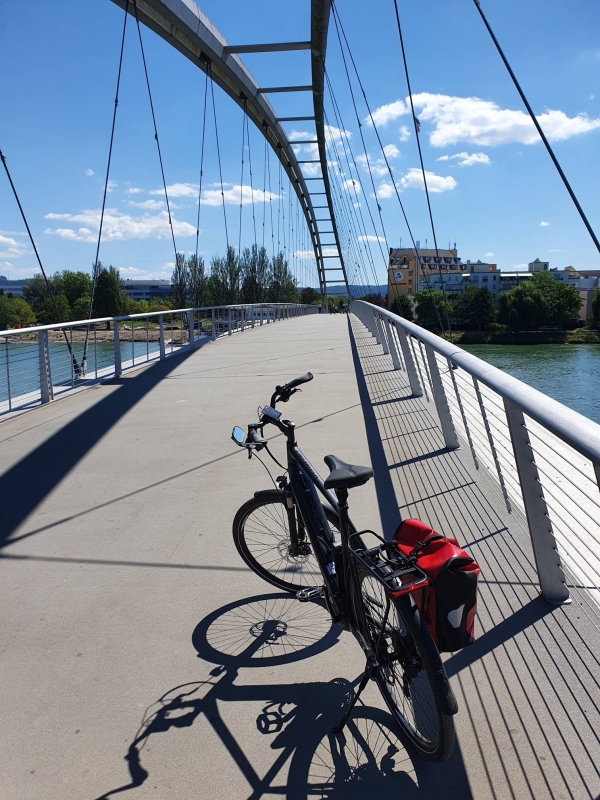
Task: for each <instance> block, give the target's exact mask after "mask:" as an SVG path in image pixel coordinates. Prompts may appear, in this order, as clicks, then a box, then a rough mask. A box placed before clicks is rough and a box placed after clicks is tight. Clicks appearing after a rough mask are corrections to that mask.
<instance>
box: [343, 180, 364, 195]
mask: <svg viewBox="0 0 600 800" xmlns="http://www.w3.org/2000/svg"><path fill="white" fill-rule="evenodd" d="M342 188H343V189H345V190H346V191H347V192H350V191H351V192H352V193H354V192H356V193H357V194H360V193H361V192H362V186H361V185H360V183H359V182H358V181H355V180H354V178H349V179H348V180H347V181H344V182H343V183H342Z"/></svg>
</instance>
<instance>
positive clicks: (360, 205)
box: [352, 203, 362, 208]
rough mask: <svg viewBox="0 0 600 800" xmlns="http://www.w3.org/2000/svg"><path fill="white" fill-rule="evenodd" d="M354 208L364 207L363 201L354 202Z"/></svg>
mask: <svg viewBox="0 0 600 800" xmlns="http://www.w3.org/2000/svg"><path fill="white" fill-rule="evenodd" d="M352 205H353V206H354V208H362V203H352Z"/></svg>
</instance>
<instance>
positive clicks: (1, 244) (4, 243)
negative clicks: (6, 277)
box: [0, 233, 28, 266]
mask: <svg viewBox="0 0 600 800" xmlns="http://www.w3.org/2000/svg"><path fill="white" fill-rule="evenodd" d="M27 252H28V251H27V245H26V244H25V243H24V242H18V241H17V240H16V239H13V237H12V236H5V235H4V234H1V233H0V258H20V256H23V255H25V253H27ZM11 266H12V265H11Z"/></svg>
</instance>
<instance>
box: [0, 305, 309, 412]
mask: <svg viewBox="0 0 600 800" xmlns="http://www.w3.org/2000/svg"><path fill="white" fill-rule="evenodd" d="M317 311H318V309H317V307H316V306H312V305H303V304H300V303H232V304H231V305H225V306H199V307H189V308H177V309H167V310H166V311H149V312H147V313H141V314H124V315H120V316H116V317H96V318H94V319H90V320H74V321H72V322H60V323H55V324H53V325H33V326H31V327H24V328H11V329H10V330H5V331H0V419H1V418H2V416H5V415H7V414H13V413H16V412H22V411H25V410H29V409H31V408H34V407H35V406H37V405H39V404H43V403H49V402H51V401H52V400H54V399H56V398H57V397H58V396H59V395H61V396H64V395H65V394H67V393H68V392H70V391H72V390H75V389H81V388H85V387H89V386H90V385H92V384H93V383H94V382H96V381H99V380H106V379H112V378H115V377H116V378H118V377H119V376H120V375H121V374H122V372H123V371H125V370H127V369H131V368H136V367H140V366H142V365H143V364H146V363H149V362H152V361H155V360H160V361H162V360H164V359H165V358H168V357H170V356H172V355H176V354H177V353H182V352H185V350H186V349H187V350H189V349H193V348H195V347H197V346H201V345H203V344H205V343H207V342H209V341H214V340H216V339H219V338H221V337H223V336H231V335H232V334H234V333H236V334H238V333H243V332H244V331H246V330H248V329H252V328H254V327H255V326H259V325H263V324H267V325H268V324H269V323H274V322H279V321H282V320H285V319H289V318H292V317H297V316H301V315H306V314H314V313H316V312H317ZM103 323H107V325H106V329H102V328H101V327H100V326H102V324H103ZM111 323H112V328H111ZM128 323H129V324H128ZM140 323H141V324H140ZM57 331H58V332H60V335H59V337H56V335H51V334H53V333H55V332H57ZM63 334H64V336H63ZM90 334H91V335H90ZM57 338H58V341H57ZM65 338H66V344H65ZM84 339H85V341H88V339H89V340H90V344H89V347H88V350H87V352H88V355H89V357H88V358H87V359H84V358H83V348H84V344H83V342H84Z"/></svg>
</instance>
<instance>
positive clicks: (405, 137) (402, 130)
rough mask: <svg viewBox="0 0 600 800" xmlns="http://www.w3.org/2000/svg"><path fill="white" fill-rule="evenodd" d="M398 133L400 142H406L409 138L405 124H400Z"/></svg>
mask: <svg viewBox="0 0 600 800" xmlns="http://www.w3.org/2000/svg"><path fill="white" fill-rule="evenodd" d="M399 134H400V141H401V142H406V141H407V140H408V139H410V131H409V130H408V128H407V127H406V125H401V126H400V130H399Z"/></svg>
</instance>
